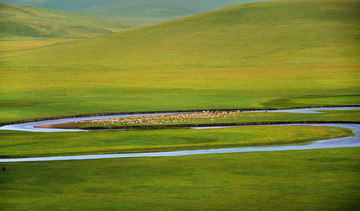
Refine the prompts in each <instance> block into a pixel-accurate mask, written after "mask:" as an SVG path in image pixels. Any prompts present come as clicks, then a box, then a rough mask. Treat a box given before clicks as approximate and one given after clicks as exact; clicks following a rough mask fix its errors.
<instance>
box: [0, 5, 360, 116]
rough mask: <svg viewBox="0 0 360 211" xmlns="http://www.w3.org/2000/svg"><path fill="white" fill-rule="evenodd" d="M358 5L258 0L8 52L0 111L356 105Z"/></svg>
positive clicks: (65, 112)
mask: <svg viewBox="0 0 360 211" xmlns="http://www.w3.org/2000/svg"><path fill="white" fill-rule="evenodd" d="M359 10H360V4H359V2H356V1H343V0H316V1H314V0H312V1H309V0H284V1H269V2H258V3H250V4H243V5H236V6H231V7H227V8H224V9H221V10H217V11H212V12H207V13H203V14H199V15H194V16H191V17H186V18H182V19H178V20H174V21H170V22H166V23H163V24H158V25H154V26H148V27H143V28H136V29H129V30H124V31H121V32H117V33H112V34H108V35H105V36H101V37H97V38H93V39H88V40H79V41H75V42H71V43H64V44H57V45H53V46H49V47H44V48H39V49H35V50H28V51H24V52H8V53H5V54H4V55H3V56H2V64H1V75H2V77H1V79H0V87H1V88H0V90H1V91H0V96H1V97H0V102H1V106H2V110H1V112H0V116H1V121H2V122H4V121H9V120H16V119H26V118H33V117H47V116H61V115H69V114H84V113H101V112H120V111H154V110H183V109H226V108H283V107H304V106H305V107H306V106H324V105H327V106H328V105H358V104H360V102H359V95H360V87H359V84H360V81H359V78H360V77H359V76H360V74H359V57H360V50H359V47H358V46H360V43H359V42H360V39H359V32H360V31H359V27H358V23H359V20H360V16H359V14H360V13H359ZM15 71H16V74H14V72H15Z"/></svg>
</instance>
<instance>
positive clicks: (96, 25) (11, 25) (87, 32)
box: [0, 2, 126, 38]
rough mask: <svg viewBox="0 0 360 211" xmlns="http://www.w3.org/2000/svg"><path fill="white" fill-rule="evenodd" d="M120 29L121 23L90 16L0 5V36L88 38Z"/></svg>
mask: <svg viewBox="0 0 360 211" xmlns="http://www.w3.org/2000/svg"><path fill="white" fill-rule="evenodd" d="M124 27H126V26H125V25H124V24H123V23H120V22H117V21H110V20H106V19H103V18H99V17H95V16H91V15H83V14H76V13H70V12H63V11H58V10H54V9H47V8H38V7H30V6H14V5H10V4H7V3H3V2H0V36H1V37H14V36H15V37H16V36H22V37H24V36H25V37H57V38H70V37H89V36H94V35H99V34H105V33H109V32H113V31H118V30H121V29H122V28H124Z"/></svg>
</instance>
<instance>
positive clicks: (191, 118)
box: [73, 110, 253, 126]
mask: <svg viewBox="0 0 360 211" xmlns="http://www.w3.org/2000/svg"><path fill="white" fill-rule="evenodd" d="M240 117H247V118H252V117H253V115H252V111H240V110H237V111H214V112H213V111H203V112H194V113H179V114H158V115H146V116H129V117H121V118H108V119H95V120H87V121H76V122H73V123H75V124H78V123H80V124H81V123H90V124H92V125H93V124H95V125H120V126H121V125H165V124H185V123H195V122H213V121H215V120H231V119H234V120H235V119H238V118H240Z"/></svg>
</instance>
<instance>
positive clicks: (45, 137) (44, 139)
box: [0, 126, 354, 157]
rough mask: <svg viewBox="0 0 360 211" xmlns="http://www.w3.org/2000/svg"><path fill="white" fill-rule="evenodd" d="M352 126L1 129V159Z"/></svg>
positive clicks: (213, 143)
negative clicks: (113, 129)
mask: <svg viewBox="0 0 360 211" xmlns="http://www.w3.org/2000/svg"><path fill="white" fill-rule="evenodd" d="M353 135H354V134H353V133H352V131H351V130H350V129H345V128H337V127H322V126H319V127H317V126H316V127H315V126H271V127H270V126H267V127H262V126H248V127H234V128H221V129H203V130H191V129H164V130H133V131H126V132H121V131H92V132H79V133H76V134H74V133H66V132H65V133H32V132H18V131H0V138H1V142H0V157H36V156H53V155H78V154H102V153H122V152H151V151H176V150H185V149H209V148H229V147H244V146H261V145H278V144H293V143H304V142H309V141H314V140H320V139H328V138H338V137H347V136H353Z"/></svg>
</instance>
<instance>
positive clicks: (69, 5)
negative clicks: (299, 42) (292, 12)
mask: <svg viewBox="0 0 360 211" xmlns="http://www.w3.org/2000/svg"><path fill="white" fill-rule="evenodd" d="M255 1H259V0H195V1H194V0H92V1H88V0H76V1H74V0H62V1H58V0H42V1H38V0H30V1H26V2H24V3H23V4H24V5H30V6H37V7H45V8H52V9H58V10H64V11H72V12H80V13H86V14H93V15H97V16H102V17H109V18H116V19H119V20H121V21H127V22H128V23H132V24H137V25H146V24H152V23H159V22H163V21H166V20H171V19H175V18H179V17H184V16H188V15H193V14H197V13H201V12H206V11H211V10H215V9H219V8H223V7H226V6H230V5H234V4H241V3H247V2H255Z"/></svg>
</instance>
